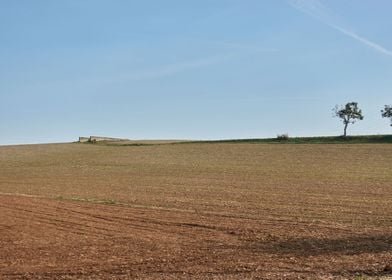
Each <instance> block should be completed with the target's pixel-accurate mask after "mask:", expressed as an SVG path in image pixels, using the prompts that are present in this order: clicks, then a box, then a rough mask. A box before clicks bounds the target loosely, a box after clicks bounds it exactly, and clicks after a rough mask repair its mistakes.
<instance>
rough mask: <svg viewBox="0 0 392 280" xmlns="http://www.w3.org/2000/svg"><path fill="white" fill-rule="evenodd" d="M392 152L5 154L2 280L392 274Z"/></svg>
mask: <svg viewBox="0 0 392 280" xmlns="http://www.w3.org/2000/svg"><path fill="white" fill-rule="evenodd" d="M391 166H392V145H389V144H371V145H363V144H356V145H317V144H315V145H284V144H282V145H273V144H229V143H227V144H223V143H221V144H168V145H152V146H124V147H120V146H119V147H117V146H103V145H86V144H57V145H34V146H10V147H0V192H1V193H2V194H1V195H0V248H1V250H0V279H3V278H5V279H30V278H31V279H110V278H113V279H121V278H123V279H128V278H143V279H144V278H147V279H162V278H164V279H189V278H193V279H195V278H196V279H244V278H248V279H252V278H266V279H298V278H307V279H314V278H325V279H329V278H332V279H335V278H336V279H346V278H353V279H355V278H356V277H359V276H365V277H369V278H380V279H381V278H385V279H387V277H389V276H392V267H391V266H392V168H391Z"/></svg>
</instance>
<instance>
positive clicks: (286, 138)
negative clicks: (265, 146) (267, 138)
mask: <svg viewBox="0 0 392 280" xmlns="http://www.w3.org/2000/svg"><path fill="white" fill-rule="evenodd" d="M276 138H277V139H278V140H284V141H287V140H289V135H288V133H284V134H278V136H277V137H276Z"/></svg>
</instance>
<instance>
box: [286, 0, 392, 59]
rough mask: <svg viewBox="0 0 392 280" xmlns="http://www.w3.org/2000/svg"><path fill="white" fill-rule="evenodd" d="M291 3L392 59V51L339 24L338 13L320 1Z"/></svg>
mask: <svg viewBox="0 0 392 280" xmlns="http://www.w3.org/2000/svg"><path fill="white" fill-rule="evenodd" d="M289 3H290V5H291V6H292V7H294V8H296V9H297V10H299V11H301V12H303V13H305V14H307V15H309V16H311V17H313V18H315V19H317V20H319V21H321V22H323V23H324V24H326V25H328V26H330V27H332V28H333V29H335V30H337V31H339V32H341V33H342V34H344V35H346V36H348V37H350V38H352V39H354V40H356V41H358V42H360V43H361V44H364V45H366V46H367V47H369V48H372V49H373V50H375V51H377V52H379V53H381V54H384V55H387V56H390V57H392V51H390V50H388V49H386V48H384V47H383V46H381V45H380V44H377V43H375V42H373V41H371V40H369V39H367V38H365V37H362V36H360V35H358V34H357V33H355V32H353V31H350V30H349V29H348V28H347V27H344V26H343V25H341V24H339V23H337V22H338V21H339V19H338V17H337V15H336V13H334V12H333V11H332V10H331V9H329V8H328V7H326V6H325V5H323V4H322V3H321V2H320V1H318V0H289Z"/></svg>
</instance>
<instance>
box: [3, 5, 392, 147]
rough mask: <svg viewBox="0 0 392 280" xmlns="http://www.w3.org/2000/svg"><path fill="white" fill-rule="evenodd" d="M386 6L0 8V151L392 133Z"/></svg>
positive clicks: (391, 24)
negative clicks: (114, 142) (99, 141)
mask: <svg viewBox="0 0 392 280" xmlns="http://www.w3.org/2000/svg"><path fill="white" fill-rule="evenodd" d="M390 11H392V2H391V1H390V0H361V1H358V0H328V1H327V0H324V1H321V0H320V1H316V0H197V1H196V0H194V1H193V0H189V1H183V0H165V1H159V0H154V1H153V0H143V1H141V0H137V1H136V0H113V1H108V0H66V1H65V0H63V1H61V0H54V1H53V0H35V1H29V0H18V1H8V0H0V144H20V143H42V142H66V141H74V140H76V139H77V137H78V136H82V135H105V136H118V137H126V138H132V139H222V138H249V137H252V138H255V137H275V136H276V135H277V134H280V133H289V135H292V136H311V135H338V134H341V133H342V125H341V123H340V122H339V120H338V119H336V118H333V117H332V110H331V109H332V108H333V107H334V106H335V104H344V103H346V102H349V101H357V102H359V105H360V107H361V108H362V109H363V111H364V115H365V119H364V120H363V121H361V122H359V123H357V124H355V125H353V126H351V127H349V131H348V132H349V134H381V133H391V132H392V131H391V127H390V126H389V123H388V121H387V120H385V119H381V117H380V110H381V108H382V106H383V105H384V104H392V20H391V17H390Z"/></svg>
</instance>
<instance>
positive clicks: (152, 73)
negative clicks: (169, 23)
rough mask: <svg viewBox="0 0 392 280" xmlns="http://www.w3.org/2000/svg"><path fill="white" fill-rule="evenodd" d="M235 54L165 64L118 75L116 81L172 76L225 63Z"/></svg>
mask: <svg viewBox="0 0 392 280" xmlns="http://www.w3.org/2000/svg"><path fill="white" fill-rule="evenodd" d="M234 55H235V54H234V53H228V54H224V55H217V56H212V57H207V58H201V59H196V60H190V61H184V62H179V63H174V64H169V65H164V66H161V67H157V68H155V69H150V70H147V71H144V72H139V73H128V74H124V75H122V76H121V77H117V79H116V81H120V80H124V81H140V80H148V79H155V78H162V77H166V76H172V75H174V74H177V73H181V72H185V71H189V70H192V69H197V68H202V67H207V66H211V65H214V64H219V63H223V62H224V61H227V60H229V59H231V58H232V57H233V56H234Z"/></svg>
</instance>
